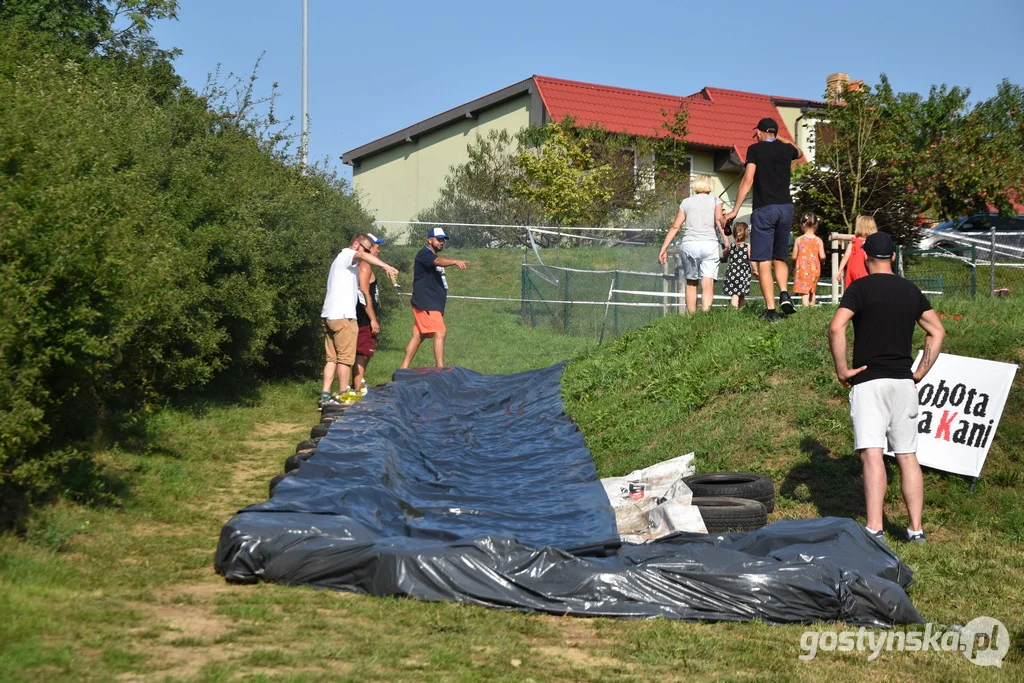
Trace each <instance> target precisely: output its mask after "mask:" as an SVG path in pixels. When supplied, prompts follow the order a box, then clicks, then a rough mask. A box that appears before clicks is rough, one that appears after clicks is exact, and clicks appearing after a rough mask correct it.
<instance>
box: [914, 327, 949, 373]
mask: <svg viewBox="0 0 1024 683" xmlns="http://www.w3.org/2000/svg"><path fill="white" fill-rule="evenodd" d="M917 324H918V325H920V326H921V327H922V328H923V329H924V331H925V334H926V335H927V336H925V338H924V351H922V353H921V362H920V363H918V365H917V370H915V371H914V381H915V382H920V381H921V380H922V379H924V376H925V375H927V374H928V371H929V370H931V369H932V366H933V365H935V359H936V358H938V357H939V353H941V352H942V342H943V340H944V339H945V338H946V328H945V327H943V326H942V321H941V320H939V316H938V314H936V313H935V311H925V312H924V313H922V314H921V317H920V318H918V320H917Z"/></svg>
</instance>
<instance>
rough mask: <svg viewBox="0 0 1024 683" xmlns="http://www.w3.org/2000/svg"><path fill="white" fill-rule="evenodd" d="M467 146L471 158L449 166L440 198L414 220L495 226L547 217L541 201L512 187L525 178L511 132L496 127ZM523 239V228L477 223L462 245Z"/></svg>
mask: <svg viewBox="0 0 1024 683" xmlns="http://www.w3.org/2000/svg"><path fill="white" fill-rule="evenodd" d="M466 151H467V153H468V155H469V159H468V160H467V161H466V162H465V163H462V164H459V165H457V166H452V167H451V168H450V169H449V172H448V175H447V177H446V178H445V184H444V186H443V187H442V188H441V192H440V196H439V197H438V199H437V201H436V202H434V204H433V205H432V206H431V207H430V208H429V209H426V210H424V211H421V212H420V213H419V214H417V215H416V217H415V220H418V221H426V222H441V223H474V224H491V225H536V224H537V223H542V222H545V221H546V220H547V216H546V215H545V214H544V212H543V210H542V209H541V207H540V206H538V205H537V204H536V203H534V202H531V201H529V200H527V199H524V198H522V197H520V196H518V195H516V194H515V193H514V192H513V191H512V188H513V187H514V186H515V185H516V184H517V183H518V182H519V180H520V179H521V177H522V169H521V168H520V166H519V165H518V163H517V159H516V157H517V154H518V151H519V147H518V143H517V141H516V138H515V136H514V135H513V134H510V133H509V132H508V131H505V130H492V131H490V132H489V133H488V134H487V135H486V136H480V135H477V136H476V138H475V139H474V140H473V141H472V142H470V143H469V144H468V145H467V146H466ZM522 243H523V234H522V231H521V230H516V229H513V228H479V229H475V230H473V231H472V232H468V231H466V234H464V235H463V234H461V233H460V237H459V244H460V245H462V246H490V245H495V244H497V245H501V246H520V245H522Z"/></svg>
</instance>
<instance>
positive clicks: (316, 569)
mask: <svg viewBox="0 0 1024 683" xmlns="http://www.w3.org/2000/svg"><path fill="white" fill-rule="evenodd" d="M562 369H563V366H562V365H556V366H553V367H550V368H546V369H542V370H535V371H531V372H525V373H520V374H516V375H481V374H479V373H475V372H472V371H470V370H466V369H463V368H451V369H444V370H440V371H438V370H428V371H423V370H412V371H400V372H398V373H396V375H395V381H394V382H391V383H390V384H387V385H385V386H383V387H380V388H378V389H377V390H374V391H371V392H370V394H369V395H368V397H367V398H365V399H364V400H362V401H360V402H359V403H357V404H356V405H355V406H353V407H352V408H350V409H349V410H348V411H347V412H346V413H345V414H344V416H343V417H342V418H341V419H340V420H338V421H336V422H335V423H334V424H333V425H332V426H331V428H330V430H329V431H328V433H327V435H326V436H325V437H324V438H323V439H322V440H321V441H320V443H319V444H318V447H317V451H316V454H315V455H314V456H313V457H312V458H310V459H309V460H308V461H306V462H305V463H303V464H302V467H301V468H300V469H299V471H298V473H297V474H295V475H294V476H291V477H288V478H286V479H284V480H283V481H282V482H281V483H280V484H278V486H277V489H276V490H275V493H274V496H273V497H272V498H271V499H270V500H268V501H266V502H264V503H260V504H258V505H252V506H250V507H248V508H245V509H244V510H242V511H241V512H240V513H239V514H238V515H236V516H235V517H234V518H233V519H231V520H230V521H229V522H228V523H227V524H226V525H225V526H224V528H223V530H222V532H221V537H220V544H219V546H218V548H217V556H216V568H217V571H218V572H220V573H222V574H223V575H224V576H225V577H226V578H227V580H228V581H232V582H243V583H244V582H254V581H257V580H260V579H262V580H266V581H273V582H276V583H281V584H290V585H310V586H319V587H324V588H333V589H338V590H346V591H356V592H360V593H367V594H371V595H379V596H392V595H405V596H411V597H415V598H419V599H422V600H453V601H459V602H466V603H472V604H477V605H485V606H489V607H501V608H513V609H522V610H536V611H542V612H550V613H555V614H574V615H587V616H611V617H632V618H644V617H654V616H664V617H669V618H678V619H687V620H707V621H740V620H752V619H758V620H761V621H765V622H771V623H790V622H801V623H809V622H813V621H819V620H825V621H832V620H841V621H845V622H848V623H850V624H853V625H863V626H881V627H887V626H891V625H893V624H901V623H919V622H921V621H922V620H921V617H920V615H919V614H918V613H917V611H916V610H915V609H914V607H913V605H912V604H911V602H910V599H909V598H908V596H907V594H906V591H905V589H906V588H907V587H908V586H909V585H910V584H911V583H913V579H912V577H911V571H910V569H909V568H908V567H907V566H906V565H904V564H903V563H902V562H900V560H899V558H897V557H896V555H895V554H894V553H893V552H892V551H891V550H890V549H889V548H888V547H887V546H885V544H883V543H881V542H880V541H878V540H876V539H874V538H872V537H870V536H869V535H868V534H867V533H866V531H865V530H864V528H863V527H862V526H861V525H860V524H858V523H856V522H854V521H853V520H849V519H839V518H826V519H815V520H785V521H780V522H775V523H774V524H771V525H769V526H766V527H764V528H763V529H761V530H759V531H756V532H750V533H736V534H724V535H712V534H708V535H703V534H678V535H675V536H672V537H670V538H667V539H662V540H661V541H658V542H656V543H651V544H647V545H622V546H621V547H619V544H618V541H617V539H618V532H617V530H616V528H615V516H614V514H613V513H612V510H611V506H610V504H609V503H608V500H607V498H606V496H605V493H604V490H603V488H602V486H601V484H600V482H599V480H598V477H597V472H596V470H595V468H594V463H593V459H592V458H591V456H590V453H589V451H588V450H587V448H586V445H585V444H584V441H583V437H582V435H581V434H580V433H579V430H578V429H577V428H576V427H575V425H574V424H573V423H572V421H571V420H570V419H569V418H568V417H567V416H566V415H565V413H564V412H563V405H562V399H561V394H560V390H561V384H560V377H561V373H562ZM624 409H626V408H625V407H624Z"/></svg>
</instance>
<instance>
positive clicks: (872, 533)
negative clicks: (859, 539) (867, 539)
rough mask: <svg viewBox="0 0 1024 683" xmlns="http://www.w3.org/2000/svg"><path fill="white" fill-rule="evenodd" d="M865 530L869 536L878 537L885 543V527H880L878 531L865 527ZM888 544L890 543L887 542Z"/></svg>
mask: <svg viewBox="0 0 1024 683" xmlns="http://www.w3.org/2000/svg"><path fill="white" fill-rule="evenodd" d="M864 530H865V531H867V532H868V536H871V537H873V538H877V539H878V540H879V541H881V542H882V543H885V529H880V530H878V531H872V530H871V529H869V528H867V527H864ZM886 545H888V543H886Z"/></svg>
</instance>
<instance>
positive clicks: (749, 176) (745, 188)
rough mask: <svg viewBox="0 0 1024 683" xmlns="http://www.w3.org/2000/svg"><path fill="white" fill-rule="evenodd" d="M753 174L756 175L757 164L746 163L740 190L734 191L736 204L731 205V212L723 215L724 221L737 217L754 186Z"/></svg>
mask: <svg viewBox="0 0 1024 683" xmlns="http://www.w3.org/2000/svg"><path fill="white" fill-rule="evenodd" d="M755 173H757V164H753V163H748V164H747V165H746V167H745V168H744V169H743V180H741V181H740V189H739V190H737V191H736V204H735V205H733V207H732V211H730V212H729V213H727V214H725V220H727V221H731V220H732V219H734V218H736V216H738V215H739V213H740V207H741V206H743V201H744V200H745V199H746V198H747V195H748V194H750V188H752V187H753V186H754V174H755Z"/></svg>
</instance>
